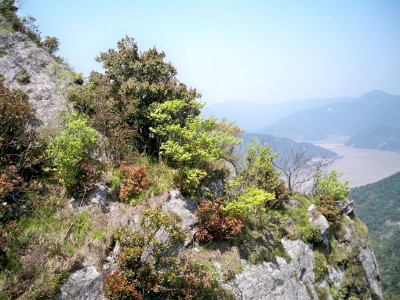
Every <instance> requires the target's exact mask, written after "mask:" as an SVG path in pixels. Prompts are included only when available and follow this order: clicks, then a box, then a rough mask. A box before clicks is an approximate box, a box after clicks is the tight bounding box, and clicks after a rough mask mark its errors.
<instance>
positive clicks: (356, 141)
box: [345, 125, 400, 152]
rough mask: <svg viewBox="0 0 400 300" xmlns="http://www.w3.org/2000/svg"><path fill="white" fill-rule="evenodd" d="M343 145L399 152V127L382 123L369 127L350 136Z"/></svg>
mask: <svg viewBox="0 0 400 300" xmlns="http://www.w3.org/2000/svg"><path fill="white" fill-rule="evenodd" d="M345 145H346V146H351V147H356V148H365V149H377V150H384V151H395V152H400V129H399V128H394V127H388V126H383V125H380V126H375V127H371V128H368V129H367V130H365V131H363V132H360V133H358V134H356V135H354V136H353V137H351V138H350V139H349V140H347V141H346V142H345Z"/></svg>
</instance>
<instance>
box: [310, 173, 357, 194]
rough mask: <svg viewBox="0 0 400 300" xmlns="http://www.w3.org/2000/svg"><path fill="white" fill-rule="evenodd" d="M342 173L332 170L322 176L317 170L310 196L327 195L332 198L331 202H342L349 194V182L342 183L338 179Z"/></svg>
mask: <svg viewBox="0 0 400 300" xmlns="http://www.w3.org/2000/svg"><path fill="white" fill-rule="evenodd" d="M342 174H343V173H340V172H337V171H336V170H332V171H331V172H330V173H329V174H327V175H324V174H322V173H321V171H320V170H317V171H316V172H315V174H314V183H313V187H312V194H313V195H316V196H319V195H327V196H330V197H332V198H333V200H342V199H344V198H346V197H347V195H348V194H349V192H350V188H349V183H350V182H349V181H348V180H346V181H344V182H343V183H342V182H340V181H339V177H340V176H342Z"/></svg>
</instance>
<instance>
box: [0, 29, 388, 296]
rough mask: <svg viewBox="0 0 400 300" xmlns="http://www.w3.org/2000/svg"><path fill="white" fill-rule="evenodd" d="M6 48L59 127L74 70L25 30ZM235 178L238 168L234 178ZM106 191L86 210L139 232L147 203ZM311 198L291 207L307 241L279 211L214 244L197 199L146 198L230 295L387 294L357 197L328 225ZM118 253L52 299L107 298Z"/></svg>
mask: <svg viewBox="0 0 400 300" xmlns="http://www.w3.org/2000/svg"><path fill="white" fill-rule="evenodd" d="M0 51H1V57H0V74H2V75H3V76H4V78H5V85H6V86H7V87H12V88H19V89H21V90H23V91H25V92H26V93H27V94H28V95H29V97H30V102H31V104H32V106H33V107H35V108H36V118H37V123H38V125H39V126H41V127H42V128H52V127H54V126H57V123H58V120H59V119H58V118H59V114H60V112H63V111H66V110H68V105H67V104H66V102H65V95H64V91H65V90H66V89H67V88H68V86H69V85H71V84H73V82H74V77H73V76H70V75H68V74H71V73H70V70H69V69H68V68H67V67H65V66H63V65H60V64H58V63H57V62H56V61H55V59H54V57H52V56H51V55H49V54H48V53H47V52H46V51H44V50H43V49H41V48H38V47H37V46H36V45H35V44H34V43H32V42H31V41H30V40H29V38H28V37H26V36H25V35H23V34H21V33H17V32H9V31H2V32H1V33H0ZM230 169H232V168H230ZM233 177H234V169H233V170H231V174H229V176H228V178H233ZM213 186H214V187H216V188H215V189H218V188H221V186H222V182H217V183H215V182H214V185H213ZM108 194H109V193H108V191H107V187H106V186H105V185H101V184H100V185H98V187H97V189H95V190H94V191H93V193H92V195H91V196H90V197H89V199H88V201H87V203H88V206H87V207H86V208H87V209H94V208H96V209H97V210H98V214H99V218H100V217H101V218H104V219H105V220H106V221H105V222H106V223H107V225H108V224H110V226H112V227H113V228H117V227H118V226H121V225H128V226H132V227H134V228H136V230H138V228H137V226H136V224H137V220H138V218H139V216H140V214H141V210H142V209H143V206H139V205H138V206H135V207H131V206H128V205H124V204H122V203H116V202H113V201H112V198H110V197H109V195H108ZM199 200H200V199H199ZM307 201H308V200H307ZM307 201H306V200H299V199H295V198H292V199H290V200H288V201H287V203H286V208H285V209H286V210H287V212H288V214H290V213H291V211H293V212H294V211H296V212H297V213H299V214H302V215H301V216H300V217H301V218H307V219H308V222H309V223H310V224H311V225H312V229H313V230H314V229H315V230H314V231H313V230H312V231H311V233H312V236H311V238H310V237H307V238H305V239H304V240H305V241H303V240H300V239H299V238H298V236H295V235H293V234H292V233H291V230H292V229H296V226H297V224H295V222H294V220H295V219H294V218H293V219H290V218H286V216H283V215H282V216H281V217H275V216H274V218H272V219H274V220H275V224H274V223H272V221H271V223H268V226H269V225H271V228H270V227H268V226H266V228H264V230H263V231H260V232H256V237H255V236H254V235H253V236H251V235H248V236H245V237H244V238H243V239H242V240H233V241H231V242H232V243H225V242H221V243H215V244H214V245H213V247H214V248H213V249H211V248H210V249H209V248H208V246H207V245H200V244H196V243H194V242H193V234H194V232H195V230H196V224H197V218H196V216H195V214H194V210H195V209H196V207H197V203H198V201H196V200H193V199H190V198H187V197H184V196H182V195H181V194H180V192H179V191H177V190H170V191H167V192H165V193H164V194H162V195H161V196H158V197H154V198H152V199H149V200H148V201H147V203H148V205H150V206H153V207H161V208H162V209H164V210H165V211H167V212H169V213H173V214H175V215H177V216H178V219H179V220H180V224H181V226H182V228H183V229H184V230H185V231H186V233H187V239H186V241H185V242H184V244H182V245H181V247H180V248H179V249H175V250H179V251H177V255H183V256H186V257H191V258H192V259H194V260H197V261H198V262H200V263H203V264H205V265H207V266H208V267H209V270H210V272H211V271H212V272H214V273H215V275H216V276H217V278H219V282H220V284H221V286H223V287H224V288H225V289H227V290H228V291H229V293H230V295H231V296H232V298H235V299H341V298H348V295H357V297H358V298H360V299H382V292H381V287H380V279H379V271H378V269H377V264H376V260H375V257H374V254H373V252H372V250H371V248H370V246H369V242H368V232H367V230H366V227H365V225H364V224H362V223H361V222H360V221H359V220H358V219H357V218H356V217H355V216H354V213H353V209H352V203H351V202H348V201H347V202H337V203H335V204H336V206H337V207H338V209H340V210H341V219H340V222H339V221H338V222H336V223H335V224H334V225H330V224H329V223H328V221H327V220H326V218H325V217H324V216H323V215H321V214H320V213H319V212H318V211H317V210H316V209H315V206H314V204H309V203H308V202H307ZM81 204H82V203H81ZM103 208H104V209H103ZM303 208H304V210H301V209H303ZM80 209H83V207H80V206H79V207H74V205H71V214H74V213H76V211H79V210H80ZM277 213H278V212H277ZM267 217H269V216H268V215H267ZM272 225H276V226H275V227H279V228H280V229H281V234H279V232H280V231H273V228H272ZM107 228H108V227H107ZM139 230H140V228H139ZM252 233H254V231H253V232H252ZM314 235H315V236H316V237H315V238H314ZM247 244H248V245H249V247H247V248H246V251H247V253H245V254H244V253H243V251H242V250H243V249H241V247H242V246H243V245H244V246H247ZM250 246H251V247H250ZM260 249H261V251H259V250H260ZM252 251H254V252H257V255H256V256H257V259H256V260H252V259H251V258H252V257H253V253H252ZM118 253H119V249H118V244H117V245H115V247H114V249H113V251H111V252H110V253H108V256H106V257H105V258H104V260H103V262H102V266H101V267H99V266H98V265H95V264H91V259H90V257H89V256H90V255H91V254H92V253H88V257H86V258H85V259H84V261H83V262H82V263H81V265H80V266H81V267H80V269H79V270H77V271H75V272H74V273H72V274H71V275H70V276H69V279H68V280H67V281H66V283H65V284H64V285H63V286H62V287H61V289H60V292H59V294H58V295H56V296H55V297H54V299H105V295H104V293H103V289H102V288H103V283H104V278H105V275H106V274H107V273H111V272H113V270H114V269H115V267H116V258H117V256H118ZM264 254H265V255H264ZM93 255H94V254H93ZM263 255H264V256H265V257H262V256H263ZM353 299H355V298H354V297H353Z"/></svg>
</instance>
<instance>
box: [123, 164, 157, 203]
mask: <svg viewBox="0 0 400 300" xmlns="http://www.w3.org/2000/svg"><path fill="white" fill-rule="evenodd" d="M119 176H120V178H121V181H122V187H121V189H120V192H119V198H120V199H121V200H123V201H126V202H129V200H130V199H131V198H132V196H134V195H137V194H139V193H140V192H142V191H143V190H144V189H146V188H147V187H148V186H149V183H150V179H149V178H148V177H147V176H146V168H144V167H143V166H137V167H135V166H133V165H129V164H121V165H120V167H119Z"/></svg>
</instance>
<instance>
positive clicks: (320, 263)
mask: <svg viewBox="0 0 400 300" xmlns="http://www.w3.org/2000/svg"><path fill="white" fill-rule="evenodd" d="M313 271H314V274H315V281H316V282H319V281H321V280H322V279H324V277H325V275H326V273H327V272H328V262H327V260H326V257H325V255H324V254H323V253H321V252H320V251H318V250H316V251H314V270H313Z"/></svg>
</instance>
